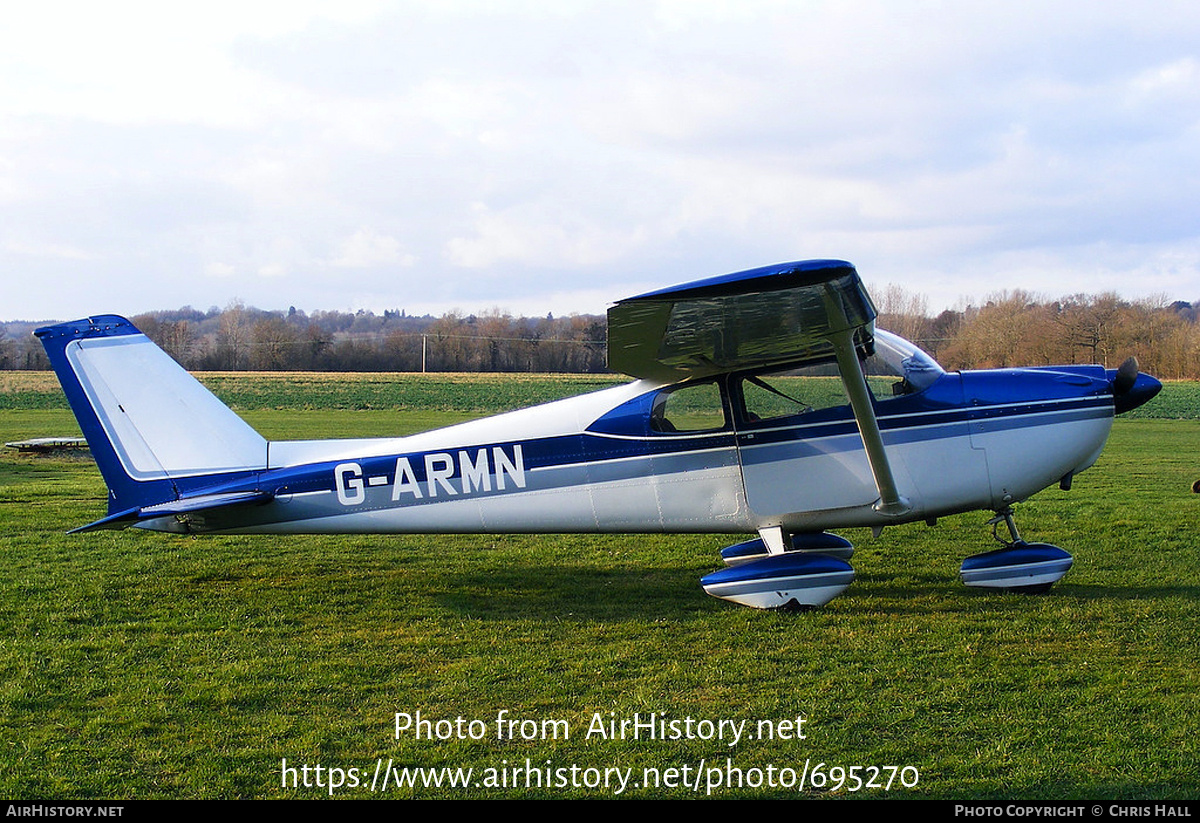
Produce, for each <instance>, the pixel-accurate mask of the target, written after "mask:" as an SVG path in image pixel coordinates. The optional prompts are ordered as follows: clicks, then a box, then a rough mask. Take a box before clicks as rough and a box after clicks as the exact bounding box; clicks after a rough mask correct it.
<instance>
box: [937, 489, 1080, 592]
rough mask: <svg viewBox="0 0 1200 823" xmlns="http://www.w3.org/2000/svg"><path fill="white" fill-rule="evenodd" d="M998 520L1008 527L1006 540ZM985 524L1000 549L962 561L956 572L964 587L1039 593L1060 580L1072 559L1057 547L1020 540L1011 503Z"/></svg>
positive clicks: (1068, 568)
mask: <svg viewBox="0 0 1200 823" xmlns="http://www.w3.org/2000/svg"><path fill="white" fill-rule="evenodd" d="M1001 523H1004V524H1005V525H1006V526H1007V527H1008V534H1009V538H1010V539H1008V540H1005V539H1004V538H1003V537H1001V536H1000V535H999V534H998V531H999V528H1000V524H1001ZM988 525H990V526H991V527H992V537H994V538H995V539H996V540H997V541H998V542H999V543H1000V544H1001V545H1002V546H1003V548H999V549H994V550H993V551H990V552H983V553H981V554H974V555H971V556H970V557H968V558H967V559H966V560H964V561H963V562H962V567H961V568H960V569H959V575H960V576H961V578H962V582H963V583H964V584H965V585H967V586H972V587H975V588H983V589H1000V590H1001V591H1009V592H1020V593H1022V594H1040V593H1042V592H1046V591H1049V590H1050V587H1051V586H1053V585H1054V584H1055V583H1057V582H1058V581H1059V580H1061V579H1062V578H1063V575H1065V574H1066V573H1067V571H1068V570H1070V568H1071V564H1072V563H1073V562H1074V559H1073V558H1072V557H1071V555H1070V554H1069V553H1068V552H1066V551H1064V550H1063V549H1060V548H1059V547H1058V546H1052V545H1050V544H1049V543H1026V542H1025V541H1024V540H1022V539H1021V535H1020V533H1019V532H1018V531H1017V524H1016V521H1015V520H1014V519H1013V510H1012V507H1011V506H1006V507H1005V508H1003V509H1000V510H999V511H997V512H996V516H995V517H993V518H992V519H991V520H989V521H988Z"/></svg>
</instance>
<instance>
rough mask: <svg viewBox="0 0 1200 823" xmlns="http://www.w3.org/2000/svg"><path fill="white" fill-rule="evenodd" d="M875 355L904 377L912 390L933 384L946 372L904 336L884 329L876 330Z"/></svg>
mask: <svg viewBox="0 0 1200 823" xmlns="http://www.w3.org/2000/svg"><path fill="white" fill-rule="evenodd" d="M875 357H876V358H878V359H879V360H880V361H882V363H883V364H884V365H885V366H887V368H888V369H889V370H890V371H891V372H892V373H893V374H894V375H896V376H897V377H903V378H904V381H905V382H906V383H908V385H909V386H910V387H911V391H922V390H924V389H927V388H929V387H930V386H931V385H933V383H934V381H936V380H937V379H938V378H939V377H941V376H942V375H943V374H945V372H944V371H943V370H942V367H941V366H939V365H938V364H937V361H936V360H934V359H933V358H932V357H930V356H929V355H928V354H926V353H925V352H924V351H922V350H921V349H919V348H917V346H916V345H914V344H913V343H910V342H908V341H907V340H905V339H904V338H903V337H899V336H898V335H895V334H892V333H891V332H889V331H884V330H883V329H876V330H875Z"/></svg>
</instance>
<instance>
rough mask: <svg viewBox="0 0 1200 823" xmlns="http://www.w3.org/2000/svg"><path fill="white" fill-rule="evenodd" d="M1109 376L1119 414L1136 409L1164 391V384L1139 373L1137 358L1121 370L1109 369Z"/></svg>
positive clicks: (1126, 363)
mask: <svg viewBox="0 0 1200 823" xmlns="http://www.w3.org/2000/svg"><path fill="white" fill-rule="evenodd" d="M1108 374H1109V379H1110V380H1111V381H1112V389H1113V402H1114V403H1115V404H1116V410H1117V414H1123V413H1124V412H1127V411H1129V410H1130V409H1136V408H1137V407H1138V406H1140V405H1142V404H1143V403H1145V402H1147V401H1148V400H1150V399H1151V398H1153V397H1154V395H1156V394H1158V393H1159V392H1160V391H1162V383H1160V382H1158V380H1156V379H1155V378H1153V377H1151V376H1150V375H1148V374H1144V373H1143V372H1140V371H1138V362H1137V358H1136V357H1130V358H1129V359H1128V360H1126V361H1125V362H1124V363H1122V364H1121V367H1120V368H1119V369H1115V370H1113V369H1109V372H1108Z"/></svg>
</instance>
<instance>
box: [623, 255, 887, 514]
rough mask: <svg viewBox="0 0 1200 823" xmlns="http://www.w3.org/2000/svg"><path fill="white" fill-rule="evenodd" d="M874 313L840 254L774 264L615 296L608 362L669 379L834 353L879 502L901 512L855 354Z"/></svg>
mask: <svg viewBox="0 0 1200 823" xmlns="http://www.w3.org/2000/svg"><path fill="white" fill-rule="evenodd" d="M875 316H876V311H875V306H874V305H873V304H872V303H871V298H870V297H868V296H867V292H866V289H865V288H864V287H863V284H862V280H860V279H859V276H858V272H857V271H856V270H855V268H854V266H852V265H850V264H849V263H847V262H845V261H844V260H803V261H800V262H796V263H780V264H778V265H774V266H767V267H765V268H761V269H752V270H750V271H744V272H738V273H736V274H727V275H724V276H722V277H714V278H711V279H709V280H699V281H696V282H694V283H686V284H684V285H682V286H675V287H672V288H669V289H663V290H661V291H655V292H649V293H648V294H643V295H639V296H637V297H631V298H629V299H627V300H622V301H620V302H619V303H617V304H616V305H615V306H613V307H612V308H611V309H609V312H608V364H609V368H611V369H613V370H614V371H620V372H623V373H624V374H628V375H630V376H632V377H645V378H652V379H656V380H665V381H669V380H685V379H689V378H694V377H707V376H711V375H717V374H723V373H726V372H731V371H741V370H750V369H764V368H771V367H774V366H801V365H804V364H806V363H812V362H818V361H823V360H836V361H837V365H838V372H839V373H840V374H841V377H842V384H843V385H844V386H845V388H846V395H847V397H848V398H849V399H850V407H851V409H852V410H853V412H854V419H855V422H856V423H857V424H858V431H859V434H860V435H861V436H862V441H863V447H864V448H865V449H866V452H867V460H868V461H869V463H870V465H871V473H872V474H873V475H874V478H875V486H876V489H877V490H878V491H879V500H878V501H877V502H876V504H875V508H876V510H877V511H879V512H881V513H884V514H888V515H893V516H898V515H901V514H904V513H906V512H908V511H909V510H910V506H909V503H908V501H906V500H905V499H904V498H903V497H902V496H901V495H900V493H899V490H898V489H897V487H896V482H895V480H894V478H893V475H892V470H891V466H890V465H889V463H888V458H887V452H886V449H885V447H884V442H883V436H882V434H881V433H880V430H879V422H878V420H876V417H875V407H874V403H873V401H872V398H871V393H870V391H869V390H868V389H867V383H866V378H865V377H864V375H863V370H862V362H861V356H862V355H865V354H868V353H870V351H871V348H872V343H873V340H874V323H875Z"/></svg>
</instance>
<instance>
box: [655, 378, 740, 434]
mask: <svg viewBox="0 0 1200 823" xmlns="http://www.w3.org/2000/svg"><path fill="white" fill-rule="evenodd" d="M727 424H728V418H727V417H726V414H725V404H724V403H722V402H721V389H720V387H719V386H718V385H717V384H716V383H715V382H705V383H693V384H691V385H688V386H682V387H680V388H678V389H668V390H666V391H663V392H661V393H660V394H659V395H658V396H657V397H655V398H654V405H653V406H652V407H651V411H650V428H651V429H652V430H654V431H656V432H661V433H663V434H673V433H676V432H703V431H719V430H721V429H723V428H725V427H726V425H727Z"/></svg>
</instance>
